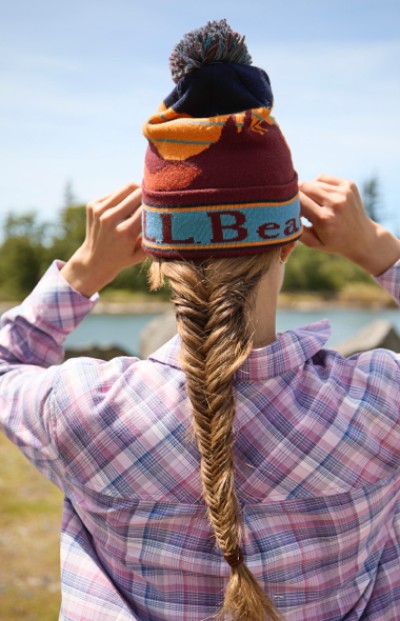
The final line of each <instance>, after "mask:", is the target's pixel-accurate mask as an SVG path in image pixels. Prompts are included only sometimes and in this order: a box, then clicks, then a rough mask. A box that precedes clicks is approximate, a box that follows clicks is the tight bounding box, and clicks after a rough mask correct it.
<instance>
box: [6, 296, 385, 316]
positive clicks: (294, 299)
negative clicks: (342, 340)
mask: <svg viewBox="0 0 400 621" xmlns="http://www.w3.org/2000/svg"><path fill="white" fill-rule="evenodd" d="M382 293H383V295H382V296H376V297H375V296H374V297H373V298H372V299H362V298H361V299H341V297H340V295H338V296H332V298H330V299H327V298H325V297H317V296H314V295H310V294H305V295H304V296H299V295H297V294H296V295H293V294H287V293H283V294H282V295H281V297H280V299H279V303H278V308H282V309H287V310H296V311H300V312H301V311H304V312H312V311H319V310H321V311H323V310H324V309H332V308H353V309H354V308H355V309H356V308H360V309H371V310H378V311H379V310H384V309H388V308H397V305H396V304H395V303H394V301H392V300H391V298H390V297H389V296H387V294H384V292H382ZM17 304H18V302H0V314H2V313H4V312H5V311H7V310H9V309H10V308H13V307H14V306H16V305H17ZM172 311H173V307H172V304H171V303H170V302H168V301H165V302H163V301H160V300H157V301H152V300H143V301H123V302H117V301H109V300H102V299H100V300H99V302H98V303H97V304H96V306H95V307H94V309H93V310H92V314H95V315H146V314H149V315H162V314H164V313H168V312H172Z"/></svg>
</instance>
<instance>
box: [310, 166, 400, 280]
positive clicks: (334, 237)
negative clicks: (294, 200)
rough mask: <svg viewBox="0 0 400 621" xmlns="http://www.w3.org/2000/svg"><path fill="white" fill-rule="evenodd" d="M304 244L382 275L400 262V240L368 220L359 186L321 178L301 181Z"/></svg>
mask: <svg viewBox="0 0 400 621" xmlns="http://www.w3.org/2000/svg"><path fill="white" fill-rule="evenodd" d="M299 187H300V201H301V215H302V216H305V217H306V218H307V220H308V221H309V222H310V223H311V226H309V227H305V229H304V233H303V235H302V238H301V241H302V242H303V243H304V244H305V245H306V246H309V247H310V248H317V249H318V250H323V251H325V252H330V253H333V254H338V255H341V256H343V257H346V258H347V259H350V261H353V263H357V265H360V267H362V268H363V269H365V270H366V271H367V272H369V273H370V274H373V275H374V276H378V275H379V274H381V273H382V272H384V271H386V270H387V269H388V268H389V267H390V266H391V265H393V263H395V262H396V261H397V260H398V259H400V241H399V240H398V239H396V238H395V237H394V236H393V235H391V233H389V231H387V230H386V229H385V228H384V227H383V226H381V225H380V224H378V223H377V222H374V221H373V220H371V218H369V217H368V215H367V213H366V211H365V209H364V205H363V203H362V200H361V197H360V194H359V192H358V189H357V186H356V185H355V184H354V183H352V182H351V181H346V180H344V179H339V178H337V177H332V176H330V175H320V176H319V177H317V178H316V180H315V181H311V182H301V183H300V184H299Z"/></svg>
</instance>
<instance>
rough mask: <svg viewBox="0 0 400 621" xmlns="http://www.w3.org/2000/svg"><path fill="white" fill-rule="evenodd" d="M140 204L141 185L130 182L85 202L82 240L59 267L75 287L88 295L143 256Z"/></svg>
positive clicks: (143, 257) (98, 289)
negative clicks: (84, 231) (112, 192)
mask: <svg viewBox="0 0 400 621" xmlns="http://www.w3.org/2000/svg"><path fill="white" fill-rule="evenodd" d="M141 204H142V191H141V188H140V186H138V185H136V184H134V183H131V184H129V185H127V186H125V187H123V188H121V189H120V190H118V191H117V192H115V193H114V194H108V195H107V196H103V197H101V198H98V199H96V200H94V201H91V202H90V203H89V204H88V205H87V208H86V237H85V241H84V242H83V244H82V246H80V248H78V250H77V251H76V252H75V254H74V255H73V256H72V257H71V258H70V259H69V261H68V262H67V263H66V264H65V265H64V267H63V268H62V270H61V273H62V275H63V277H64V278H65V279H66V280H67V281H68V282H69V284H70V285H71V286H72V287H73V288H74V289H76V290H77V291H79V292H80V293H82V294H83V295H85V296H87V297H90V296H92V295H93V294H94V293H95V292H96V291H100V289H102V288H103V287H105V286H106V285H107V284H109V283H110V282H111V281H112V280H114V278H115V277H116V276H117V274H118V273H119V272H120V271H121V270H122V269H124V268H125V267H129V266H131V265H135V264H136V263H139V262H140V261H143V259H145V253H144V251H143V250H142V246H141V235H140V234H141V229H142V223H141V212H142V208H141Z"/></svg>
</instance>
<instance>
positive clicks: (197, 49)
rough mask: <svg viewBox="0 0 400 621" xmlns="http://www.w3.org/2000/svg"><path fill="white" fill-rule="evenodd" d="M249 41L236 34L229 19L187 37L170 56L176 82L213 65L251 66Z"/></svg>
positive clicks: (198, 29) (207, 26)
mask: <svg viewBox="0 0 400 621" xmlns="http://www.w3.org/2000/svg"><path fill="white" fill-rule="evenodd" d="M244 40H245V37H244V36H242V35H240V34H239V33H238V32H234V31H233V30H232V28H231V27H230V26H229V24H228V23H227V21H226V19H222V20H220V21H213V22H208V23H207V24H206V25H205V26H203V27H202V28H197V29H196V30H193V31H191V32H189V33H187V34H186V35H185V36H184V37H183V39H182V40H181V41H180V42H179V43H178V44H177V45H176V46H175V48H174V49H173V51H172V53H171V56H170V59H169V60H170V68H171V73H172V79H173V80H174V82H176V83H178V82H179V80H180V79H181V78H183V77H184V76H185V75H187V74H188V73H190V72H191V71H193V70H195V69H199V68H200V67H203V66H204V65H209V64H212V63H240V64H244V65H251V62H252V60H251V56H250V54H249V52H248V49H247V46H246V44H245V42H244Z"/></svg>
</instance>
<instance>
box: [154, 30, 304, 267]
mask: <svg viewBox="0 0 400 621" xmlns="http://www.w3.org/2000/svg"><path fill="white" fill-rule="evenodd" d="M232 59H234V60H235V61H237V60H239V59H241V60H242V64H241V63H239V62H232ZM250 62H251V58H250V56H249V54H248V52H247V48H246V47H245V45H244V38H243V37H241V36H240V35H239V34H237V33H234V32H233V31H232V30H231V29H230V28H229V26H228V25H227V24H226V21H225V20H222V22H209V23H208V24H207V25H206V26H205V27H204V28H202V29H198V30H196V31H193V33H189V34H188V35H186V36H185V38H184V39H183V40H182V41H181V42H180V43H179V44H178V45H177V46H176V48H175V50H174V51H173V53H172V55H171V65H172V70H173V75H174V78H175V80H177V86H176V87H175V89H174V90H173V91H172V93H171V94H170V95H168V97H167V98H166V99H165V100H164V102H163V103H162V104H161V106H160V108H159V111H158V112H157V113H156V114H154V115H153V116H151V117H150V119H149V120H148V122H147V123H146V124H145V126H144V135H145V136H146V138H147V139H148V141H149V146H148V149H147V153H146V160H145V173H144V180H143V186H142V187H143V204H144V209H143V247H144V249H145V250H146V252H148V253H149V254H153V255H155V256H160V257H164V258H173V259H176V258H188V259H202V258H208V257H212V256H218V257H224V256H237V255H241V254H253V253H258V252H265V250H266V249H267V248H269V247H270V246H271V245H276V244H282V243H285V242H288V241H291V240H294V239H297V238H298V237H299V236H300V235H301V231H302V227H301V222H300V216H299V212H300V206H299V199H298V187H297V175H296V173H295V171H294V169H293V165H292V161H291V155H290V151H289V148H288V146H287V144H286V142H285V140H284V138H283V135H282V133H281V131H280V129H279V127H278V125H277V124H276V122H275V120H274V119H273V118H272V116H271V108H272V104H273V96H272V91H271V87H270V81H269V78H268V76H267V74H266V73H265V71H263V70H262V69H259V68H257V67H252V66H250V65H249V64H248V63H250ZM243 63H245V64H243Z"/></svg>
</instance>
